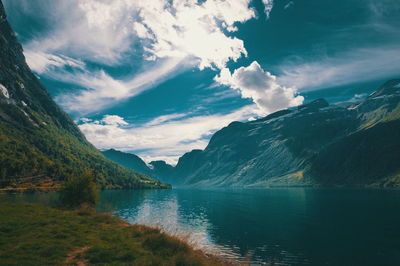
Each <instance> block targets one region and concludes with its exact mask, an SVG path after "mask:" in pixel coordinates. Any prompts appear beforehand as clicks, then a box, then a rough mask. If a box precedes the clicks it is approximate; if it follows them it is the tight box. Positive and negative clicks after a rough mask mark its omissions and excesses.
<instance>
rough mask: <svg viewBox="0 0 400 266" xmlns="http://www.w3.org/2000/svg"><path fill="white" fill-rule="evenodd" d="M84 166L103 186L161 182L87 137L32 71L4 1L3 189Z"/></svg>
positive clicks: (0, 76)
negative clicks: (104, 151) (110, 156)
mask: <svg viewBox="0 0 400 266" xmlns="http://www.w3.org/2000/svg"><path fill="white" fill-rule="evenodd" d="M85 169H89V170H92V171H93V173H95V175H96V181H97V182H98V184H100V185H101V187H103V188H122V187H125V188H141V187H159V186H160V185H161V184H160V183H159V182H158V181H155V180H152V179H150V178H148V177H146V176H144V175H141V174H137V173H135V172H133V171H131V170H128V169H125V168H123V167H121V166H119V165H117V164H115V163H114V162H111V161H109V160H108V159H106V158H105V157H104V156H103V155H102V154H101V153H100V152H99V151H97V149H96V148H95V147H93V146H92V145H91V144H90V143H89V142H87V141H86V139H85V137H84V136H83V135H82V133H81V132H80V131H79V129H78V128H77V127H76V125H75V124H74V122H73V121H72V120H71V119H70V118H69V117H68V115H67V114H66V113H64V112H63V111H62V110H61V109H60V108H59V107H58V106H57V104H56V103H55V102H54V101H53V100H52V99H51V97H50V96H49V94H48V93H47V91H46V89H45V88H44V87H43V86H42V85H41V83H40V82H39V80H38V79H37V78H36V76H35V75H34V74H33V73H32V72H31V70H30V69H29V67H28V65H27V64H26V62H25V57H24V55H23V50H22V47H21V45H20V44H19V43H18V41H17V39H16V36H15V34H14V32H13V31H12V29H11V27H10V25H9V23H8V22H7V20H6V14H5V10H4V7H3V5H2V3H1V1H0V188H1V187H5V186H10V185H11V184H15V183H20V182H23V181H24V180H30V179H32V178H34V177H35V178H38V179H46V180H48V179H51V180H57V181H63V180H65V179H66V178H67V177H68V176H71V175H75V174H79V173H81V172H82V171H83V170H85ZM39 181H40V180H39ZM35 182H36V181H35Z"/></svg>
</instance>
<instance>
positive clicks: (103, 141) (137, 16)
mask: <svg viewBox="0 0 400 266" xmlns="http://www.w3.org/2000/svg"><path fill="white" fill-rule="evenodd" d="M3 2H4V5H5V8H6V11H7V14H8V20H9V21H10V23H11V24H12V26H13V28H14V30H15V31H16V32H17V37H18V39H19V40H20V41H21V42H22V44H23V47H24V53H25V56H26V59H27V62H28V64H29V66H30V67H31V68H32V69H33V70H34V71H35V73H36V75H37V76H38V77H40V79H41V81H42V82H43V83H44V84H45V86H46V87H47V88H48V90H49V91H50V93H51V95H52V96H53V97H54V99H55V100H56V101H57V102H58V103H59V104H60V105H61V106H62V107H63V108H64V109H65V110H66V111H67V112H68V113H69V114H70V115H72V116H73V118H74V119H75V121H76V123H77V124H78V125H79V127H80V129H81V130H82V132H83V133H84V134H85V135H86V137H87V138H88V140H89V141H91V142H92V143H93V144H94V145H95V146H96V147H98V148H100V149H108V148H115V149H118V150H123V151H128V152H132V153H135V154H138V155H140V156H141V157H143V158H144V159H145V160H146V161H151V160H154V159H164V160H166V161H167V162H170V163H174V162H176V160H177V158H178V157H179V156H181V155H182V154H183V153H185V152H187V151H190V150H192V149H203V148H204V147H205V146H206V145H207V143H208V140H209V138H210V136H211V134H212V133H214V132H215V131H216V130H219V129H220V128H222V127H224V126H226V125H228V124H229V123H230V122H232V121H235V120H236V121H247V120H252V119H255V118H258V117H261V116H265V115H267V114H269V113H272V112H274V111H277V110H280V109H285V108H291V107H295V106H298V105H300V104H303V103H306V102H309V101H312V100H314V99H317V98H321V97H323V98H325V99H327V100H328V101H329V102H331V103H337V102H343V101H355V100H360V99H363V98H365V97H366V96H368V95H369V94H370V93H371V92H372V91H373V90H374V89H376V87H378V85H380V84H381V83H382V82H383V81H385V80H387V79H390V78H395V77H398V75H399V73H400V52H399V51H400V15H399V14H400V2H399V1H398V0H382V1H374V0H323V1H321V0H308V1H301V0H274V1H272V0H262V1H261V0H235V1H222V0H206V1H204V0H203V1H200V0H198V1H196V0H179V1H174V0H170V1H166V0H150V1H149V0H139V1H129V0H115V1H102V0H70V1H63V0H36V1H31V0H3Z"/></svg>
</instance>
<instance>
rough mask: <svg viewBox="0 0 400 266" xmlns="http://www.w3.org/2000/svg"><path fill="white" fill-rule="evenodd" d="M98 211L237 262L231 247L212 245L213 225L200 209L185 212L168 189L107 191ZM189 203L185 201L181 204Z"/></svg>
mask: <svg viewBox="0 0 400 266" xmlns="http://www.w3.org/2000/svg"><path fill="white" fill-rule="evenodd" d="M101 202H102V204H101V207H100V210H107V209H108V210H110V209H111V210H113V211H112V212H113V213H114V215H116V216H118V217H120V218H122V219H124V220H126V221H128V222H130V223H132V224H144V225H148V226H152V227H157V228H160V229H161V230H162V231H164V232H166V233H168V234H170V235H175V236H179V237H181V238H183V239H185V241H187V242H188V243H190V244H191V245H192V246H193V247H195V248H198V249H201V250H203V251H205V252H207V253H210V254H216V255H222V256H224V257H227V258H230V259H234V260H240V255H239V254H237V253H236V252H234V247H224V246H220V245H217V244H216V243H214V242H213V240H212V238H211V235H210V228H211V227H212V224H211V223H210V221H209V220H208V218H207V214H206V209H205V208H204V207H202V206H200V207H199V208H196V209H193V210H191V211H188V210H187V208H185V206H182V205H180V203H179V200H178V195H177V193H171V191H169V190H161V191H160V190H153V191H151V190H144V191H106V192H103V194H102V200H101ZM182 203H183V204H185V203H188V202H187V199H186V200H183V202H181V204H182Z"/></svg>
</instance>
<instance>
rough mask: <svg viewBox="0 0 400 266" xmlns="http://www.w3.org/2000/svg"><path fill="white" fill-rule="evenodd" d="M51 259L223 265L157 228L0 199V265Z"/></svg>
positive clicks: (66, 262)
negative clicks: (5, 201)
mask: <svg viewBox="0 0 400 266" xmlns="http://www.w3.org/2000/svg"><path fill="white" fill-rule="evenodd" d="M78 263H79V264H78ZM80 263H82V264H80ZM55 264H56V265H60V264H61V265H76V264H78V265H85V264H88V265H90V264H96V265H99V264H101V265H227V263H225V262H222V261H221V260H219V259H217V258H213V257H209V256H206V255H204V254H203V253H202V252H200V251H195V250H193V249H192V248H191V247H190V246H188V245H187V244H185V243H184V242H183V241H181V240H179V239H178V238H175V237H171V236H168V235H166V234H164V233H161V232H160V231H159V230H158V229H153V228H149V227H145V226H141V225H129V224H127V223H125V222H124V221H121V220H119V219H117V218H114V217H111V216H109V215H106V214H96V213H89V212H87V211H68V210H60V209H56V208H51V207H47V206H43V205H38V204H28V203H0V265H55Z"/></svg>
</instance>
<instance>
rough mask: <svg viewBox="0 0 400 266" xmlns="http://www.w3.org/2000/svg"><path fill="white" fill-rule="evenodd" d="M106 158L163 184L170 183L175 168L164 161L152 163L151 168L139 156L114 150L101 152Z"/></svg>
mask: <svg viewBox="0 0 400 266" xmlns="http://www.w3.org/2000/svg"><path fill="white" fill-rule="evenodd" d="M101 153H102V154H103V155H104V156H105V157H106V158H108V159H110V160H112V161H114V162H116V163H118V164H119V165H121V166H123V167H126V168H128V169H131V170H133V171H135V172H138V173H141V174H145V175H148V176H150V177H152V178H156V179H159V180H161V181H162V182H166V183H169V182H170V181H171V177H172V174H173V173H174V167H172V166H171V165H169V164H167V163H166V162H164V161H152V162H150V163H149V166H148V165H147V164H146V163H145V162H144V161H143V160H142V159H141V158H140V157H139V156H137V155H135V154H131V153H126V152H122V151H117V150H114V149H110V150H105V151H102V152H101Z"/></svg>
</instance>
